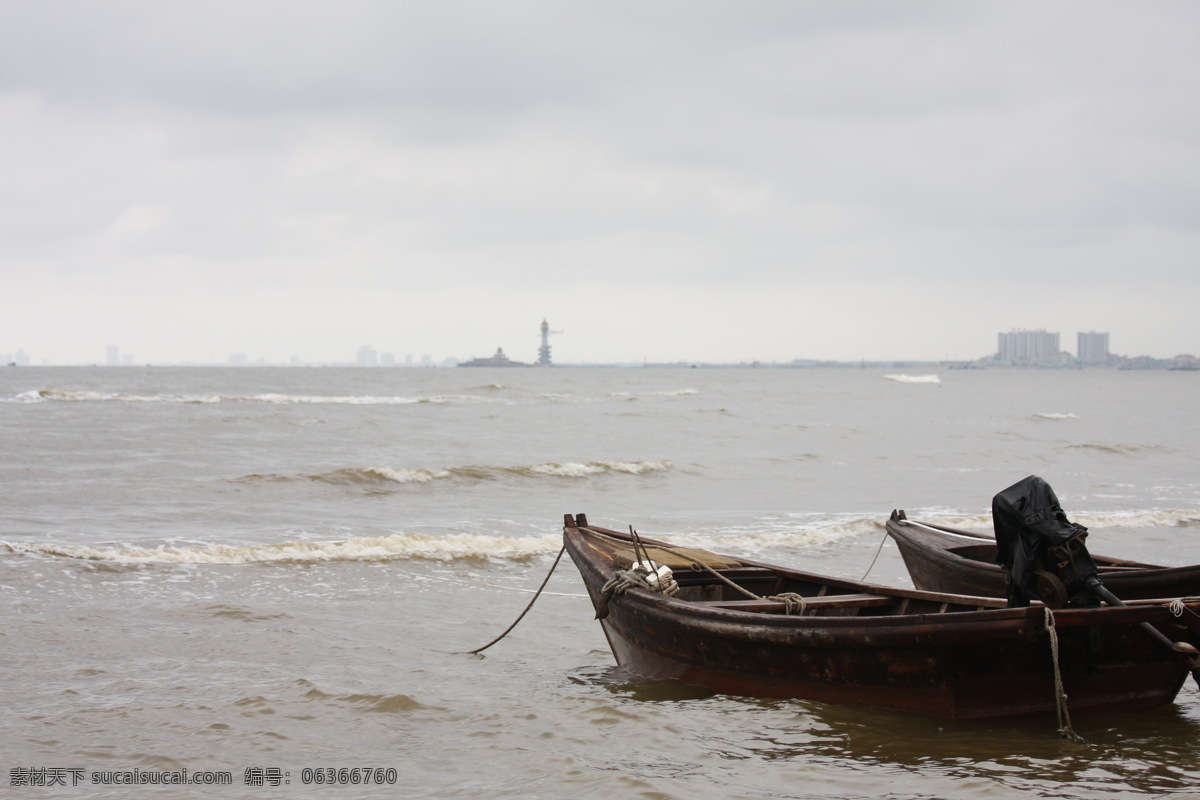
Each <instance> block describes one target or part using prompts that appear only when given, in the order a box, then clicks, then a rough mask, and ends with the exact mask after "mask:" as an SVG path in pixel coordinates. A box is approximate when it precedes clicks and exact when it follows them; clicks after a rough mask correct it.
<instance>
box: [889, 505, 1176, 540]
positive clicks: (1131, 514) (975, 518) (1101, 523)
mask: <svg viewBox="0 0 1200 800" xmlns="http://www.w3.org/2000/svg"><path fill="white" fill-rule="evenodd" d="M1066 512H1067V519H1069V520H1071V521H1072V522H1076V523H1079V524H1080V525H1083V526H1084V527H1086V528H1088V529H1089V530H1093V529H1103V528H1119V527H1125V528H1192V527H1200V509H1178V508H1174V509H1149V510H1143V511H1086V510H1084V511H1071V510H1069V509H1066ZM906 514H907V516H908V518H909V519H915V520H918V521H919V522H930V523H934V524H937V525H945V526H946V527H948V528H958V529H960V530H967V531H977V532H979V533H984V534H986V535H988V536H990V535H991V534H992V515H991V514H986V513H985V514H955V513H952V512H943V513H938V512H929V511H921V510H919V509H918V510H911V511H907V512H906Z"/></svg>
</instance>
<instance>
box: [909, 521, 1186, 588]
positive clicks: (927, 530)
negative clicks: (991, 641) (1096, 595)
mask: <svg viewBox="0 0 1200 800" xmlns="http://www.w3.org/2000/svg"><path fill="white" fill-rule="evenodd" d="M887 533H888V535H889V536H891V537H892V540H893V541H894V542H896V546H897V547H898V548H899V549H900V556H901V557H902V558H903V559H904V566H905V567H906V568H907V569H908V574H909V576H910V577H911V578H912V581H913V585H914V586H916V587H917V588H918V589H926V590H928V591H931V592H954V593H958V594H979V595H985V596H987V597H1005V596H1006V592H1007V584H1006V583H1005V580H1004V571H1003V569H1001V567H1000V566H999V564H997V563H996V561H997V559H996V556H997V546H996V540H995V539H994V538H992V537H991V536H987V535H985V534H982V533H978V532H974V531H967V530H961V529H958V528H951V527H947V526H945V525H938V524H935V523H932V522H921V521H918V520H911V519H909V518H908V517H907V516H906V515H905V513H904V511H893V512H892V515H891V517H890V518H889V519H888V521H887ZM1092 560H1093V561H1094V562H1095V564H1096V568H1097V574H1098V576H1099V578H1100V580H1101V581H1102V582H1103V583H1104V585H1105V586H1106V587H1108V589H1109V590H1110V591H1112V593H1113V594H1115V595H1116V596H1117V597H1120V598H1121V599H1122V600H1138V599H1152V598H1167V599H1170V598H1176V597H1190V596H1196V595H1200V564H1193V565H1191V566H1185V567H1164V566H1160V565H1157V564H1144V563H1141V562H1138V561H1125V560H1123V559H1119V558H1111V557H1107V556H1101V555H1092Z"/></svg>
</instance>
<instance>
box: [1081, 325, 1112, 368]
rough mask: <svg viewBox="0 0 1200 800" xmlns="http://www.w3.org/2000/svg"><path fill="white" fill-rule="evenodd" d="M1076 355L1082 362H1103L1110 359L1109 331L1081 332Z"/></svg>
mask: <svg viewBox="0 0 1200 800" xmlns="http://www.w3.org/2000/svg"><path fill="white" fill-rule="evenodd" d="M1077 337H1078V349H1077V350H1076V356H1077V357H1078V358H1079V363H1081V364H1103V363H1105V362H1106V361H1108V334H1107V333H1095V332H1088V333H1080V334H1077Z"/></svg>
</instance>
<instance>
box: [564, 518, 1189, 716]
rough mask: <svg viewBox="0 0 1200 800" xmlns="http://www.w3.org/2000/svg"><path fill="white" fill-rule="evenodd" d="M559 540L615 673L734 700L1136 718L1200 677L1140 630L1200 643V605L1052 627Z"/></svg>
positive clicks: (1145, 609) (752, 568)
mask: <svg viewBox="0 0 1200 800" xmlns="http://www.w3.org/2000/svg"><path fill="white" fill-rule="evenodd" d="M563 538H564V546H565V549H566V551H567V552H568V553H569V554H570V556H571V558H572V559H573V560H574V562H575V565H576V567H578V569H579V572H580V574H581V575H582V576H583V582H584V584H585V585H586V587H587V591H588V594H589V595H590V597H591V599H592V604H593V606H594V607H595V609H596V615H597V617H598V618H599V619H600V622H601V625H602V626H603V629H604V633H605V635H606V636H607V638H608V642H609V646H610V647H611V649H612V652H613V655H614V656H615V657H616V660H617V663H618V664H619V665H621V666H622V667H623V668H625V669H626V670H628V671H629V672H631V673H633V674H635V675H638V676H641V677H644V678H651V679H677V680H680V681H683V682H685V683H689V684H693V685H697V686H702V687H707V688H709V689H711V690H714V691H717V692H723V693H728V694H736V695H747V696H754V697H775V698H803V699H809V700H818V701H822V702H828V703H865V704H869V705H872V706H878V707H882V708H890V709H898V710H903V711H913V712H921V713H926V714H932V715H937V716H941V717H948V718H955V719H970V718H992V717H1009V716H1018V715H1027V714H1037V713H1042V712H1048V711H1055V710H1059V711H1060V714H1061V711H1062V707H1061V706H1060V705H1059V703H1060V701H1061V702H1067V703H1068V705H1067V706H1066V707H1067V709H1069V711H1070V712H1076V711H1118V710H1138V709H1146V708H1151V707H1154V706H1159V705H1163V704H1165V703H1170V702H1172V701H1173V700H1174V698H1175V696H1176V694H1177V693H1178V691H1179V689H1180V687H1181V685H1182V684H1183V681H1184V680H1185V679H1186V678H1187V676H1188V673H1189V670H1190V669H1192V668H1193V667H1194V666H1195V665H1194V663H1193V662H1190V661H1189V658H1190V657H1189V656H1187V655H1184V654H1182V653H1178V652H1175V651H1173V650H1172V649H1170V648H1169V647H1164V646H1163V645H1162V643H1161V642H1160V641H1157V640H1156V639H1155V637H1154V636H1151V635H1148V634H1147V632H1146V631H1145V630H1143V629H1142V628H1141V627H1140V626H1139V624H1138V623H1142V622H1148V623H1150V624H1152V625H1153V626H1154V627H1155V628H1156V629H1157V630H1158V631H1160V632H1161V633H1164V634H1166V636H1167V637H1168V638H1169V639H1170V640H1171V641H1184V642H1187V643H1190V644H1191V645H1192V646H1195V645H1196V644H1200V613H1198V612H1200V601H1195V602H1189V603H1187V604H1185V606H1184V608H1183V611H1184V612H1186V613H1183V614H1182V615H1181V616H1180V617H1176V616H1175V615H1174V614H1172V612H1171V611H1170V610H1169V609H1168V607H1167V606H1166V605H1165V604H1163V603H1161V602H1159V603H1148V602H1137V601H1134V602H1133V603H1130V604H1128V605H1126V606H1123V607H1102V608H1087V609H1062V610H1058V611H1053V612H1050V615H1051V618H1052V621H1053V629H1052V630H1051V629H1048V628H1047V621H1048V612H1047V609H1046V608H1045V607H1043V606H1041V605H1038V604H1035V605H1033V606H1031V607H1028V608H1006V607H1005V601H1004V600H1001V599H998V598H988V597H969V596H963V595H957V594H949V593H935V592H925V591H920V590H914V589H895V588H884V587H881V586H877V585H873V584H869V583H862V582H858V581H853V580H843V579H837V578H831V577H825V576H821V575H816V574H811V573H806V572H801V571H799V570H793V569H786V568H783V567H777V566H771V565H769V564H764V563H758V562H755V561H750V560H747V559H742V558H734V557H731V556H723V555H718V554H714V553H710V552H707V551H703V550H696V549H686V548H679V547H674V546H671V545H668V544H665V543H663V542H660V541H653V540H649V539H642V538H641V537H637V536H636V535H635V534H634V533H633V532H632V530H631V532H630V533H628V534H626V533H620V532H618V531H614V530H608V529H604V528H597V527H595V526H591V525H589V524H588V522H587V519H586V518H585V517H584V515H583V514H579V515H577V516H574V517H573V516H571V515H566V516H565V518H564V529H563ZM639 543H640V544H639ZM647 560H649V561H651V562H653V564H654V565H655V566H658V565H665V566H666V567H668V568H669V569H670V570H671V572H672V573H673V574H672V575H671V576H670V578H671V579H673V583H672V581H671V580H666V581H665V584H666V588H667V590H668V591H670V590H672V589H674V590H675V591H676V593H675V595H674V596H670V595H668V594H665V593H663V592H662V591H657V590H655V589H654V588H653V586H654V585H655V584H654V581H657V580H658V578H647V577H646V576H645V575H644V574H643V573H640V572H636V571H635V570H634V569H632V567H633V565H634V564H635V563H636V562H638V561H642V562H645V561H647ZM639 576H641V577H639ZM648 587H649V588H648ZM747 593H749V596H747ZM796 596H799V598H802V599H797V597H796ZM789 611H790V612H792V613H788V612H789ZM1055 638H1056V639H1057V658H1056V656H1055V648H1054V647H1053V646H1052V640H1053V639H1055ZM1056 675H1058V676H1060V678H1061V684H1058V683H1057V682H1056ZM1198 680H1200V679H1198ZM1058 685H1061V686H1062V687H1063V688H1064V689H1065V697H1064V695H1063V694H1062V693H1060V692H1059V691H1057V689H1056V686H1058ZM1067 698H1069V700H1067Z"/></svg>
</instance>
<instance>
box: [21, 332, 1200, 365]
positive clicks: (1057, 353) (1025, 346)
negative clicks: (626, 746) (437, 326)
mask: <svg viewBox="0 0 1200 800" xmlns="http://www.w3.org/2000/svg"><path fill="white" fill-rule="evenodd" d="M549 333H557V331H551V330H549V325H547V327H546V330H545V331H544V332H543V333H542V334H541V336H542V338H541V339H540V340H539V341H540V342H543V343H544V342H546V341H548V338H547V337H548V334H549ZM996 336H997V341H998V346H997V349H996V351H995V352H994V353H991V354H986V353H985V354H983V355H980V356H978V357H976V358H973V359H941V358H912V359H886V358H870V357H863V358H857V359H832V358H831V359H823V358H820V357H817V358H802V357H794V358H790V359H781V360H776V361H760V362H758V363H763V364H775V365H784V366H787V365H792V364H795V363H797V362H806V363H821V362H828V363H859V362H864V361H865V362H872V363H923V364H939V363H943V364H961V363H977V364H978V363H983V362H988V361H994V362H996V363H997V364H1001V365H1004V364H1007V365H1023V366H1067V365H1069V364H1070V363H1072V362H1074V361H1079V362H1080V363H1083V364H1085V365H1090V366H1095V365H1100V364H1103V363H1105V362H1106V361H1110V362H1111V363H1112V364H1114V365H1115V364H1117V363H1119V362H1120V361H1122V360H1124V361H1126V362H1129V361H1134V360H1139V359H1140V360H1141V361H1142V362H1143V363H1148V362H1164V363H1167V362H1172V361H1173V360H1178V359H1182V361H1184V362H1187V361H1188V360H1189V359H1194V358H1195V354H1194V353H1190V352H1183V351H1181V352H1176V353H1172V354H1170V355H1165V354H1150V353H1137V354H1129V353H1125V354H1115V353H1110V352H1109V351H1108V347H1109V333H1108V332H1096V331H1086V332H1084V331H1080V332H1077V333H1076V341H1077V346H1076V352H1075V354H1074V355H1073V356H1072V355H1071V353H1069V352H1066V351H1064V350H1062V349H1061V348H1060V341H1061V334H1060V332H1057V331H1046V330H1045V329H1042V328H1038V329H1034V330H1023V329H1021V330H1017V329H1014V330H1011V331H1008V332H999V333H997V334H996ZM545 346H546V345H545V344H540V345H539V344H537V343H535V344H534V345H531V346H529V347H528V348H527V349H528V350H529V352H530V353H532V354H534V355H533V356H532V357H529V358H525V357H518V356H513V358H514V360H519V361H530V362H531V363H532V362H535V360H540V359H542V358H545V359H546V360H547V361H548V360H549V352H548V350H547V351H546V352H545V353H543V352H542V347H545ZM501 349H503V350H505V352H521V349H520V348H514V349H512V350H511V351H510V350H509V349H508V348H504V347H502V348H501ZM480 350H481V351H487V348H480ZM103 356H104V357H103V358H97V359H94V360H90V361H88V360H84V361H81V362H73V363H54V362H50V361H47V360H42V361H40V362H39V361H38V360H37V358H36V352H35V353H34V354H32V355H31V354H29V353H27V352H26V351H25V348H18V349H17V350H16V351H15V354H14V355H8V354H4V353H0V364H5V365H9V364H13V365H17V366H35V365H39V364H40V365H46V366H99V365H105V366H142V365H151V366H155V365H162V366H187V365H197V366H221V365H233V366H256V365H263V366H358V367H435V366H442V367H449V366H455V365H456V364H458V363H459V362H462V361H466V360H469V359H471V358H478V357H481V356H480V355H478V354H472V355H457V354H456V355H441V356H433V355H431V354H428V353H421V354H414V353H403V354H401V355H399V356H397V355H396V354H395V353H394V352H393V351H391V350H382V351H380V350H378V349H376V347H375V346H374V345H371V344H364V345H360V346H358V347H357V348H356V349H355V350H354V352H351V353H347V354H346V357H345V358H344V359H329V360H310V359H306V358H305V357H304V356H303V355H302V354H293V355H291V356H289V357H288V358H287V359H285V360H281V361H273V360H270V359H267V358H265V357H256V356H254V355H252V354H249V353H248V352H246V351H238V352H235V353H231V354H229V355H228V356H227V357H226V358H223V359H222V358H216V359H213V360H211V361H187V360H170V359H167V360H163V361H145V362H143V361H140V360H138V359H137V358H136V356H135V355H134V354H133V353H127V352H125V351H123V350H122V349H121V347H120V346H119V345H117V344H109V345H107V346H106V347H105V350H104V352H103ZM680 361H681V362H686V361H696V362H698V363H710V364H745V363H753V362H755V361H758V360H757V359H752V360H748V361H747V360H743V361H721V360H715V359H713V360H710V359H703V358H702V359H682V360H680ZM646 362H654V363H672V362H671V361H670V360H665V361H657V360H654V359H649V358H643V359H637V360H634V359H620V358H613V359H609V360H599V361H579V362H570V361H564V362H562V363H563V364H564V365H565V364H574V365H582V364H641V363H646ZM555 363H558V362H555Z"/></svg>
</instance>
